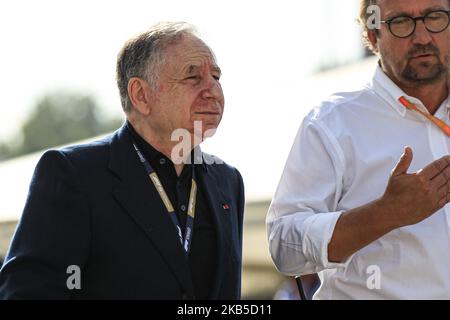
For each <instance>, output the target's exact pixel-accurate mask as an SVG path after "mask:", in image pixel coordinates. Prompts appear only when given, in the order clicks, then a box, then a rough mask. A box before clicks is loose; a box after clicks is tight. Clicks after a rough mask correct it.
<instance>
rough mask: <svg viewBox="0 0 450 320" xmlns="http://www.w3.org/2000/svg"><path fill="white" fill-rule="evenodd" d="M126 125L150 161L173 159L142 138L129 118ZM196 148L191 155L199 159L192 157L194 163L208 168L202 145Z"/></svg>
mask: <svg viewBox="0 0 450 320" xmlns="http://www.w3.org/2000/svg"><path fill="white" fill-rule="evenodd" d="M126 125H127V128H128V131H129V132H130V134H131V136H132V137H133V139H134V140H135V141H136V143H137V145H138V147H139V148H140V149H142V152H143V153H144V156H145V158H146V159H147V160H148V161H149V162H150V163H154V162H155V161H159V160H160V159H161V158H164V159H166V160H168V161H171V160H170V159H168V158H167V157H166V156H165V155H164V154H162V153H161V152H159V151H158V150H156V149H155V148H154V147H153V146H152V145H151V144H149V143H148V142H147V141H145V139H144V138H142V137H141V136H140V135H139V134H138V133H137V132H136V130H135V129H134V128H133V126H132V125H131V123H130V122H129V121H128V120H127V124H126ZM194 150H197V151H196V152H194ZM194 150H192V151H191V157H192V158H193V157H194V156H196V157H197V159H191V160H192V161H193V163H194V164H200V167H202V168H203V169H205V170H207V169H208V168H207V166H206V162H205V158H204V155H203V152H202V150H201V149H200V146H197V147H196V148H195V149H194ZM189 165H190V164H189Z"/></svg>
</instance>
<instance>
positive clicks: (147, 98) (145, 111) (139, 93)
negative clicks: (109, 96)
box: [128, 77, 153, 116]
mask: <svg viewBox="0 0 450 320" xmlns="http://www.w3.org/2000/svg"><path fill="white" fill-rule="evenodd" d="M152 94H153V92H152V88H151V87H150V85H149V83H148V82H147V81H145V80H144V79H142V78H138V77H133V78H131V79H130V80H129V81H128V97H129V98H130V101H131V104H132V106H133V109H134V110H136V111H137V112H139V113H140V114H142V115H144V116H148V115H149V114H150V111H151V110H150V109H151V108H150V105H151V100H152V99H151V97H152Z"/></svg>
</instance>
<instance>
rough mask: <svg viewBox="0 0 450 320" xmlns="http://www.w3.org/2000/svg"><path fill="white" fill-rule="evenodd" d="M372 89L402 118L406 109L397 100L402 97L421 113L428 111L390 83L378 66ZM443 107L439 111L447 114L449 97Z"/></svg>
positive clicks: (420, 102)
mask: <svg viewBox="0 0 450 320" xmlns="http://www.w3.org/2000/svg"><path fill="white" fill-rule="evenodd" d="M372 87H373V88H374V90H375V92H376V93H377V94H379V95H380V96H381V97H382V98H383V99H384V100H385V101H386V102H388V104H389V105H390V106H391V107H392V108H393V109H394V110H395V111H397V112H398V113H399V114H400V115H401V116H402V117H404V116H405V115H406V108H405V107H404V106H403V105H402V104H401V103H400V101H399V100H398V99H399V98H400V97H402V96H404V97H405V98H406V99H408V100H409V101H410V102H412V103H414V104H415V105H416V106H417V107H418V108H420V109H421V110H422V111H425V112H427V113H428V109H427V108H425V106H424V104H423V103H422V101H420V100H419V99H417V98H415V97H412V96H409V95H407V94H406V93H405V92H404V91H403V90H402V89H400V87H399V86H397V85H396V84H395V83H394V81H392V80H391V79H390V78H389V77H388V76H387V75H386V73H385V72H384V71H383V69H381V67H380V65H379V64H378V66H377V69H376V71H375V75H374V77H373V79H372ZM443 105H444V106H445V107H444V108H442V106H443ZM443 105H441V107H440V108H439V110H442V109H445V110H444V112H446V113H448V112H449V111H448V110H450V96H449V97H448V98H447V100H446V101H444V103H443Z"/></svg>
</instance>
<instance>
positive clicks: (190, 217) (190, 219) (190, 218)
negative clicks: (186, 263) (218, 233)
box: [133, 142, 197, 254]
mask: <svg viewBox="0 0 450 320" xmlns="http://www.w3.org/2000/svg"><path fill="white" fill-rule="evenodd" d="M133 146H134V149H135V150H136V153H137V155H138V157H139V160H140V161H141V163H142V164H143V165H144V168H145V171H146V172H147V175H148V176H149V177H150V180H151V181H152V182H153V185H154V186H155V188H156V191H158V194H159V196H160V198H161V201H162V202H163V203H164V205H165V207H166V209H167V212H168V213H169V215H170V218H171V219H172V222H173V224H174V226H175V228H176V230H177V233H178V237H179V239H180V243H181V245H182V246H183V249H184V251H185V252H186V254H188V253H189V249H190V247H191V243H192V235H193V233H194V228H193V226H194V219H195V204H196V199H197V183H196V182H195V171H194V170H192V184H191V192H190V194H189V205H188V212H187V213H188V214H187V219H186V231H185V234H184V238H183V233H182V232H181V226H180V223H179V221H178V218H177V215H176V213H175V210H174V208H173V205H172V202H171V201H170V199H169V197H168V196H167V193H166V191H165V190H164V187H163V185H162V183H161V180H159V177H158V175H157V174H156V172H155V170H153V168H152V166H151V165H150V163H149V162H148V161H147V159H145V157H144V156H143V154H142V153H141V151H140V150H139V148H138V147H137V145H136V143H134V142H133Z"/></svg>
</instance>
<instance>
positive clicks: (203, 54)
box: [166, 35, 218, 68]
mask: <svg viewBox="0 0 450 320" xmlns="http://www.w3.org/2000/svg"><path fill="white" fill-rule="evenodd" d="M166 57H167V60H168V61H167V62H168V63H170V64H171V65H173V66H174V67H178V68H179V67H183V68H184V67H185V66H186V65H189V66H191V68H192V67H194V66H197V67H206V66H207V67H211V68H218V65H217V60H216V56H215V55H214V52H213V51H212V50H211V48H210V47H209V46H208V45H207V44H206V43H205V42H203V41H202V40H201V39H199V38H197V37H195V36H190V35H189V36H184V37H183V38H182V39H181V40H180V41H179V42H178V43H176V44H174V45H171V46H169V47H168V48H167V49H166Z"/></svg>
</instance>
